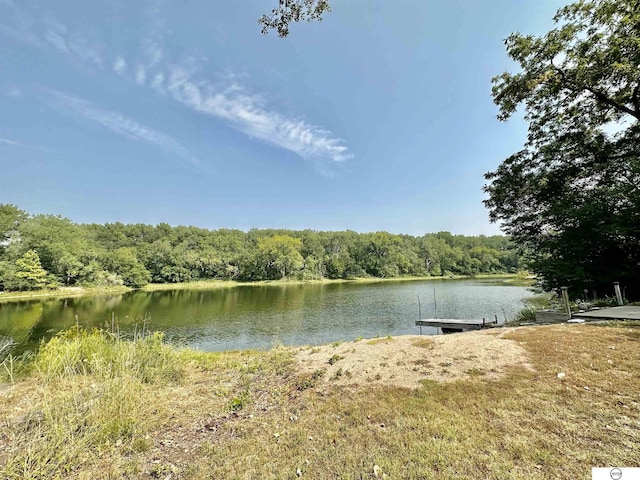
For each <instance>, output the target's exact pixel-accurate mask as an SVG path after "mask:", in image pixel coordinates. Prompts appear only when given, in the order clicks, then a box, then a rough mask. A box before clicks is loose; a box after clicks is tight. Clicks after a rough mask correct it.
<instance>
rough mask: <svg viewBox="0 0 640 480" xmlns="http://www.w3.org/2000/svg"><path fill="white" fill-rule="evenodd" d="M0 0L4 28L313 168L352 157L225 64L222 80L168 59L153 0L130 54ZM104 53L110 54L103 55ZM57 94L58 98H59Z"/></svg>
mask: <svg viewBox="0 0 640 480" xmlns="http://www.w3.org/2000/svg"><path fill="white" fill-rule="evenodd" d="M3 4H5V5H8V6H9V9H10V10H12V11H13V17H14V22H10V23H9V25H14V26H10V27H8V30H7V31H5V33H8V34H10V35H12V36H13V37H15V38H20V39H21V40H22V41H24V42H29V43H31V44H33V45H37V46H38V47H40V48H53V49H55V50H56V51H57V52H59V53H61V54H62V55H64V56H65V57H67V58H68V59H69V60H71V61H81V62H82V63H84V64H88V65H91V66H93V67H97V68H100V69H102V68H104V67H105V65H106V66H107V68H109V69H111V70H112V71H113V72H115V73H116V74H117V75H119V76H120V77H122V78H124V79H127V80H128V81H131V82H134V83H135V84H137V85H139V86H143V87H145V88H150V89H152V90H153V91H155V92H156V93H157V94H159V95H162V96H165V97H168V98H171V99H173V100H174V101H177V102H179V103H181V104H182V105H184V106H185V107H187V108H189V109H191V110H194V111H196V112H199V113H201V114H204V115H207V116H210V117H213V118H217V119H220V120H222V121H224V122H225V123H227V124H228V125H230V126H231V127H233V128H235V129H237V130H239V131H241V132H243V133H244V134H246V135H247V136H249V137H251V138H253V139H256V140H259V141H261V142H264V143H267V144H270V145H273V146H275V147H278V148H282V149H284V150H287V151H290V152H293V153H295V154H296V155H298V156H300V157H302V158H304V159H306V160H309V161H312V162H313V163H314V164H315V165H316V166H319V167H320V170H324V168H323V166H324V165H336V164H340V163H343V162H345V161H346V160H348V159H350V158H352V157H353V155H352V154H351V153H350V151H349V149H348V147H347V146H346V145H345V142H344V141H343V140H342V139H341V138H339V137H338V136H337V135H335V134H334V133H333V132H331V130H330V129H327V128H324V127H322V126H319V125H315V124H314V123H312V122H310V121H308V120H306V119H305V118H303V117H302V116H297V115H292V114H289V113H285V112H283V111H281V110H280V109H278V108H277V106H274V105H273V103H271V102H268V101H266V100H265V98H264V96H263V95H261V94H259V93H255V91H251V90H249V89H248V88H247V87H245V85H246V80H245V79H242V78H239V77H238V76H237V75H233V74H231V75H229V74H228V72H227V75H223V77H222V80H217V81H212V80H210V79H209V78H210V77H208V76H207V75H205V74H203V72H202V70H201V69H200V68H199V67H200V66H201V65H202V64H203V63H205V62H206V59H202V58H200V59H193V58H191V59H187V60H184V61H182V62H179V63H172V62H171V61H170V60H169V59H168V58H167V57H168V56H167V55H166V53H165V51H164V50H163V36H164V32H165V28H164V24H165V19H164V17H163V15H162V12H161V10H162V9H161V8H160V6H158V5H157V4H155V3H154V4H151V6H150V7H148V8H147V10H146V12H145V15H146V17H147V25H148V27H149V31H148V32H147V33H146V34H145V35H144V37H143V38H142V39H141V40H140V44H139V45H140V50H139V55H138V56H137V57H133V58H132V57H128V56H124V55H116V54H115V53H117V52H111V53H109V54H107V53H104V52H105V49H106V47H104V45H103V43H101V42H100V41H97V40H96V39H95V37H92V36H91V35H90V30H87V29H85V28H78V27H76V28H71V27H69V26H68V25H65V24H64V23H62V22H60V21H58V20H57V19H56V18H54V17H53V16H51V15H46V14H40V13H34V12H29V11H26V10H23V9H20V8H19V7H17V6H16V4H15V3H13V2H12V1H11V0H0V5H3ZM0 28H1V27H0ZM106 58H111V59H114V58H115V60H112V61H109V62H107V61H105V59H106ZM61 98H62V97H60V98H59V99H58V101H60V102H62V100H61ZM82 102H84V103H82ZM66 104H67V107H73V108H75V111H76V112H77V113H83V115H84V116H86V117H88V118H91V119H92V120H94V121H96V122H97V123H100V124H102V125H103V126H104V127H106V128H109V129H111V130H113V131H115V132H117V133H119V134H121V135H126V136H129V137H131V138H138V139H139V140H145V141H147V142H149V143H155V144H156V145H158V146H162V148H165V149H167V150H172V151H174V153H178V152H180V151H181V149H182V148H183V147H181V146H179V144H178V143H177V142H175V141H173V140H172V139H170V137H168V138H164V140H161V138H162V135H163V134H160V133H159V132H154V131H152V130H150V129H148V130H147V131H146V133H144V132H145V128H146V127H143V126H142V125H140V124H136V123H135V122H131V121H129V122H127V120H128V119H126V118H125V117H122V116H118V114H116V113H113V112H105V111H100V110H98V109H97V108H96V107H95V106H92V105H91V104H89V103H88V102H86V101H84V100H80V99H77V98H75V97H69V96H67V100H66ZM98 113H100V114H98ZM136 126H138V127H141V128H136ZM151 132H154V133H156V134H158V135H159V136H158V135H156V136H154V135H152V134H151ZM169 140H171V141H169ZM171 142H173V143H171ZM180 155H181V156H185V154H184V153H180Z"/></svg>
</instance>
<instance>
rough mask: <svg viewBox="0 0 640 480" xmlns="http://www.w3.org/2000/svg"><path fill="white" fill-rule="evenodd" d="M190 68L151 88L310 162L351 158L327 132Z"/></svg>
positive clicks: (170, 72) (161, 77)
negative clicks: (210, 79) (201, 77)
mask: <svg viewBox="0 0 640 480" xmlns="http://www.w3.org/2000/svg"><path fill="white" fill-rule="evenodd" d="M193 70H194V67H193V66H191V65H189V63H187V65H186V66H185V65H181V66H171V67H169V68H168V69H167V72H166V74H164V73H158V74H156V75H155V76H154V78H153V80H152V82H151V85H152V88H154V90H156V91H157V92H158V93H160V94H163V95H164V94H168V95H170V96H171V97H172V98H173V99H175V100H176V101H178V102H180V103H182V104H183V105H186V106H188V107H189V108H191V109H193V110H195V111H198V112H201V113H204V114H207V115H210V116H213V117H217V118H220V119H223V120H225V121H227V122H229V123H230V124H231V125H232V126H233V127H234V128H236V129H238V130H240V131H242V132H244V133H245V134H246V135H248V136H250V137H252V138H256V139H258V140H261V141H263V142H265V143H268V144H271V145H275V146H277V147H280V148H283V149H285V150H289V151H291V152H294V153H296V154H297V155H299V156H300V157H302V158H305V159H309V160H313V161H329V162H333V163H340V162H343V161H345V160H348V159H349V158H352V157H353V155H352V154H351V153H350V152H349V149H348V147H346V146H345V145H344V144H343V143H344V142H343V141H342V139H340V138H338V137H336V136H335V135H333V134H332V133H331V132H330V131H329V130H327V129H325V128H322V127H319V126H316V125H313V124H310V123H308V122H306V121H305V120H302V119H298V118H292V117H290V116H287V115H285V114H282V113H280V112H278V111H276V110H274V109H271V108H269V107H268V106H267V104H266V102H265V100H264V99H263V98H262V97H261V96H260V95H256V94H251V93H250V92H248V91H247V90H246V89H245V88H244V87H243V86H242V85H241V84H239V83H238V82H237V81H235V79H231V80H229V81H226V82H225V83H224V84H214V83H211V82H209V81H207V80H203V79H200V78H198V76H197V73H194V71H193Z"/></svg>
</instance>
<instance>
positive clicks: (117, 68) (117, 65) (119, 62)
mask: <svg viewBox="0 0 640 480" xmlns="http://www.w3.org/2000/svg"><path fill="white" fill-rule="evenodd" d="M113 71H114V72H116V73H117V74H118V75H124V74H125V72H126V71H127V62H125V60H124V58H122V57H118V58H116V60H115V61H114V62H113Z"/></svg>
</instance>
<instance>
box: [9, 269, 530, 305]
mask: <svg viewBox="0 0 640 480" xmlns="http://www.w3.org/2000/svg"><path fill="white" fill-rule="evenodd" d="M464 279H469V280H471V279H477V280H491V279H495V280H503V283H506V284H514V285H520V284H525V286H526V285H530V284H531V285H532V284H533V281H532V280H531V279H524V280H523V279H522V278H521V277H518V275H517V274H508V273H496V274H480V275H473V276H469V275H451V276H446V277H393V278H367V277H361V278H354V279H328V278H323V279H318V280H261V281H256V282H238V281H235V280H197V281H193V282H184V283H149V284H147V285H145V286H144V287H141V288H131V287H125V286H118V287H58V288H57V289H55V290H35V291H30V292H29V291H26V292H0V304H1V303H4V302H12V301H25V300H32V299H48V298H75V297H89V296H97V295H117V294H123V293H127V292H134V291H140V292H157V291H168V290H198V289H199V290H208V289H217V288H235V287H247V286H249V287H263V286H288V285H329V284H341V283H358V284H367V283H383V282H384V283H393V282H420V281H447V280H464Z"/></svg>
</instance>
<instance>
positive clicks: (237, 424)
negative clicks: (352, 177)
mask: <svg viewBox="0 0 640 480" xmlns="http://www.w3.org/2000/svg"><path fill="white" fill-rule="evenodd" d="M464 335H467V334H464ZM471 335H474V334H471ZM492 335H501V336H502V337H504V338H506V339H510V340H511V341H513V342H517V344H518V345H520V346H521V347H523V348H524V349H525V350H526V355H527V356H528V362H529V363H530V364H531V366H532V368H522V367H513V368H510V369H508V370H507V373H506V375H505V376H503V377H501V378H500V379H498V380H493V381H489V380H487V379H486V376H485V375H483V374H482V372H483V369H484V370H486V371H490V369H491V368H492V367H491V365H481V366H480V367H481V368H479V369H477V370H474V371H469V372H468V375H467V376H466V378H463V379H461V380H457V381H452V382H446V383H438V382H435V381H428V382H425V383H424V384H423V386H422V387H421V388H418V389H410V388H398V387H393V388H392V387H388V386H385V384H384V382H372V383H370V384H368V385H366V386H363V387H357V386H344V385H343V386H339V385H338V384H337V382H334V381H333V380H332V378H329V376H328V375H326V374H325V373H323V370H322V369H319V370H317V371H314V372H310V373H309V372H307V373H301V370H300V369H299V368H298V366H297V363H296V362H295V359H294V351H293V350H291V349H286V348H275V349H273V350H271V351H268V352H256V351H245V352H228V353H215V354H208V353H201V352H195V351H192V350H178V349H173V348H170V347H167V346H166V345H164V344H163V343H162V339H161V337H159V336H148V337H145V338H139V339H137V340H136V341H135V342H123V341H119V340H117V339H114V338H112V337H111V336H110V335H109V334H108V333H104V332H93V333H87V332H82V331H80V332H72V333H68V334H66V335H64V336H60V337H57V338H56V339H54V340H52V341H51V342H49V343H48V344H47V345H46V346H44V347H43V348H41V349H40V351H39V352H38V354H37V356H36V357H35V358H34V359H32V360H31V361H29V362H28V363H24V364H23V363H20V364H16V365H13V366H11V365H9V364H7V363H5V367H6V368H3V370H4V375H5V377H8V376H9V375H8V374H9V373H11V374H12V375H13V380H14V381H15V385H14V386H11V385H10V384H7V385H4V386H3V387H0V424H2V425H3V429H2V430H0V478H9V479H14V478H15V479H18V478H20V479H22V478H43V479H44V478H72V479H94V478H104V479H106V478H143V479H154V478H155V479H159V478H161V479H166V478H172V479H210V478H225V479H226V478H256V479H258V478H260V479H270V478H273V479H276V478H298V477H299V476H301V477H302V478H314V479H329V478H332V479H333V478H344V479H350V478H352V479H355V478H376V477H378V478H382V477H383V475H386V478H390V479H391V478H407V479H411V478H415V479H431V478H433V479H436V478H495V479H499V478H521V479H529V478H539V479H543V478H544V479H547V478H548V479H551V478H590V474H591V467H592V466H609V465H611V466H614V465H617V466H638V465H640V451H639V450H638V449H637V445H638V444H639V443H640V397H639V396H638V384H640V378H639V374H638V372H639V371H640V349H639V348H638V342H640V324H639V323H635V324H633V323H624V324H609V325H605V326H601V325H566V324H565V325H555V326H545V327H535V328H533V327H528V328H527V327H523V328H518V329H496V330H495V331H493V332H492ZM465 338H467V341H468V339H469V338H472V337H465ZM505 341H506V340H505ZM382 343H384V342H378V343H373V344H371V348H376V345H379V344H380V345H381V344H382ZM343 346H344V345H343ZM421 347H424V348H423V350H424V361H423V362H422V363H421V364H420V368H436V369H443V370H444V369H446V368H447V366H446V365H432V366H429V367H426V365H429V352H430V349H429V348H430V343H429V342H425V343H424V345H421ZM347 350H348V349H347ZM312 352H313V349H312V350H311V352H309V353H310V354H312ZM317 354H318V355H321V354H322V353H317ZM348 355H349V353H348V352H346V353H344V356H348ZM332 359H333V361H334V362H337V363H336V366H337V365H338V364H339V362H340V361H341V359H340V358H337V357H336V356H333V357H330V358H327V359H326V360H327V368H328V367H329V365H330V364H331V362H330V360H332ZM377 361H379V362H380V361H384V359H383V358H381V357H380V358H378V359H377ZM331 365H332V367H333V364H331ZM416 368H418V365H416ZM560 373H561V374H563V375H558V374H560ZM9 380H10V379H9V378H5V381H9ZM4 426H6V428H4Z"/></svg>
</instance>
